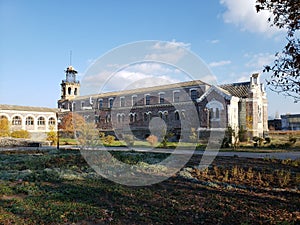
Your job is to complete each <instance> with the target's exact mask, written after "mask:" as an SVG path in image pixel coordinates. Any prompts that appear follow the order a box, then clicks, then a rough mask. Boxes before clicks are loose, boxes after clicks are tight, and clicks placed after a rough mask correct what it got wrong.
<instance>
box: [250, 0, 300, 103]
mask: <svg viewBox="0 0 300 225" xmlns="http://www.w3.org/2000/svg"><path fill="white" fill-rule="evenodd" d="M256 3H257V5H256V6H255V7H256V11H257V12H260V11H262V10H268V11H270V12H272V14H273V16H271V17H270V18H269V19H268V21H269V22H270V23H272V24H271V26H276V27H278V28H279V29H286V30H287V37H286V39H287V44H286V45H285V46H284V48H283V50H282V51H281V52H277V53H276V54H275V61H274V63H273V65H267V66H265V68H264V72H272V75H271V77H270V79H269V80H267V84H268V85H269V86H270V89H271V90H273V91H275V92H277V93H282V94H284V95H287V96H291V97H293V98H294V100H295V101H296V102H297V101H299V100H300V40H299V37H297V35H299V27H300V1H299V0H257V1H256Z"/></svg>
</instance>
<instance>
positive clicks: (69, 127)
mask: <svg viewBox="0 0 300 225" xmlns="http://www.w3.org/2000/svg"><path fill="white" fill-rule="evenodd" d="M85 124H86V123H85V120H84V117H83V116H81V115H79V114H77V113H73V112H69V113H68V114H66V115H64V116H63V118H62V121H61V124H60V126H59V129H62V130H63V132H64V134H65V135H66V136H68V137H72V138H75V134H76V131H78V130H79V129H80V128H82V127H84V125H85Z"/></svg>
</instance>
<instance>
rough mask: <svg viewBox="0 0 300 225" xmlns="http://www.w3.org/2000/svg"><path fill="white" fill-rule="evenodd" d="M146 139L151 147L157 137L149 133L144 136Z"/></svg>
mask: <svg viewBox="0 0 300 225" xmlns="http://www.w3.org/2000/svg"><path fill="white" fill-rule="evenodd" d="M146 140H147V141H148V142H149V143H150V145H151V146H152V147H153V146H155V145H156V144H157V140H158V138H157V137H156V136H155V135H152V134H151V135H150V136H148V137H147V138H146Z"/></svg>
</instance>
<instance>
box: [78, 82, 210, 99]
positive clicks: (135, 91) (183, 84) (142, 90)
mask: <svg viewBox="0 0 300 225" xmlns="http://www.w3.org/2000/svg"><path fill="white" fill-rule="evenodd" d="M200 85H207V86H208V87H210V86H211V85H209V84H207V83H205V82H203V81H201V80H193V81H186V82H180V83H174V84H166V85H159V86H153V87H144V88H137V89H129V90H123V91H114V92H104V93H100V94H95V95H85V96H78V97H76V99H77V100H80V99H86V98H87V97H97V98H105V97H115V96H122V95H130V94H139V93H147V92H152V91H160V90H162V91H163V90H166V89H172V88H184V87H189V86H200Z"/></svg>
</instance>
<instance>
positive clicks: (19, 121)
mask: <svg viewBox="0 0 300 225" xmlns="http://www.w3.org/2000/svg"><path fill="white" fill-rule="evenodd" d="M56 112H57V109H52V108H46V107H32V106H19V105H0V119H7V121H8V123H9V127H10V130H11V131H16V130H27V131H28V132H29V133H30V136H31V139H32V140H36V141H38V140H40V141H44V140H45V139H46V137H47V133H48V132H49V131H51V130H53V131H57V116H56Z"/></svg>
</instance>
